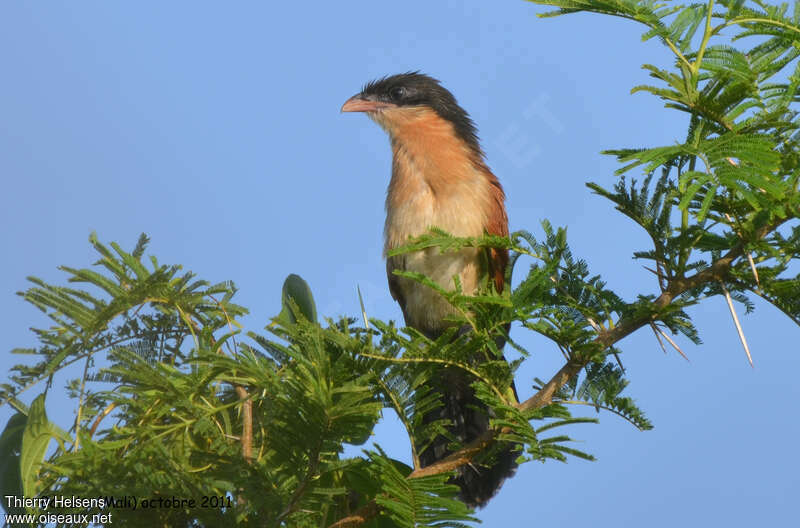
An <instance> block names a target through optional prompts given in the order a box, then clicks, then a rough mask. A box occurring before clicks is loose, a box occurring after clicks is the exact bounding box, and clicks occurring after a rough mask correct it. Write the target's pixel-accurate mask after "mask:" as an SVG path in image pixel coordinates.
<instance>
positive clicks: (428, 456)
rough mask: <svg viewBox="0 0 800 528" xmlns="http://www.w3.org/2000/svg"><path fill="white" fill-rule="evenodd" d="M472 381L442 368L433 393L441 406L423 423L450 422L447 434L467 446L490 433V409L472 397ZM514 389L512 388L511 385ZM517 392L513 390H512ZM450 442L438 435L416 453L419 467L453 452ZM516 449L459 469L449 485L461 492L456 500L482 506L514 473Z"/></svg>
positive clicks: (509, 447) (507, 448)
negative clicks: (449, 445)
mask: <svg viewBox="0 0 800 528" xmlns="http://www.w3.org/2000/svg"><path fill="white" fill-rule="evenodd" d="M472 381H473V380H472V379H471V377H470V376H469V374H467V373H466V372H464V371H463V370H461V369H457V368H454V367H445V368H444V369H443V370H442V372H441V375H440V376H438V379H437V380H436V381H435V383H433V384H432V386H433V390H435V391H436V392H437V393H439V394H440V397H441V402H442V405H441V406H439V407H438V408H436V409H434V410H432V411H429V412H428V413H426V414H425V415H424V416H423V418H422V422H423V423H424V424H427V423H431V422H434V421H436V420H447V421H448V422H450V424H451V425H450V426H449V427H448V432H449V434H450V436H451V438H452V439H454V440H456V441H458V443H460V444H462V445H466V444H468V443H470V442H472V441H473V440H476V439H477V438H479V437H481V436H482V435H483V434H484V433H486V432H487V431H488V430H489V419H490V417H491V415H492V412H491V409H489V408H488V406H487V405H486V404H485V403H484V402H482V401H481V400H479V399H478V398H477V397H476V396H475V391H474V389H473V388H472V387H471V386H470V383H471V382H472ZM512 388H513V385H512ZM514 392H515V393H516V390H514ZM450 443H451V439H448V438H447V437H445V436H443V435H439V436H437V437H436V438H434V439H433V441H432V442H431V443H430V444H429V445H428V446H427V447H426V448H425V450H424V451H422V452H421V453H420V454H419V459H420V464H421V465H422V467H426V466H430V465H432V464H435V463H436V462H438V461H440V460H442V459H444V458H446V457H447V456H448V455H450V454H451V453H452V452H453V450H452V449H450V448H449V447H448V444H450ZM518 455H519V446H517V445H514V444H506V445H503V446H502V447H500V448H499V449H497V450H494V451H492V452H491V453H489V455H488V458H487V459H486V460H484V461H483V462H481V461H477V460H473V461H472V462H471V463H469V464H465V465H463V466H461V467H460V468H459V469H458V470H457V474H456V475H455V476H454V477H453V478H452V480H451V482H452V483H453V484H456V485H457V486H458V487H459V488H460V489H461V492H460V494H459V498H460V499H461V500H462V501H463V502H464V503H465V504H467V505H468V506H470V507H473V508H475V507H483V506H485V505H486V503H487V502H488V501H489V499H491V498H492V497H493V496H494V495H495V493H497V491H498V490H499V489H500V487H501V486H502V485H503V482H504V481H505V480H506V478H508V477H510V476H512V475H513V474H514V473H515V471H516V470H517V463H516V458H517V456H518Z"/></svg>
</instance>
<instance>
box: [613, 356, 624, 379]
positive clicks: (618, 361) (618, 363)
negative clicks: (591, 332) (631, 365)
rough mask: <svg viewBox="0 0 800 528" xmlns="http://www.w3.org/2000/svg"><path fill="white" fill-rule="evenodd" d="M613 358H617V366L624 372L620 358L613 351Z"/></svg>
mask: <svg viewBox="0 0 800 528" xmlns="http://www.w3.org/2000/svg"><path fill="white" fill-rule="evenodd" d="M614 359H616V360H617V365H619V368H620V369H622V373H623V374H624V373H625V367H624V366H622V360H621V359H620V358H619V354H617V353H616V352H614Z"/></svg>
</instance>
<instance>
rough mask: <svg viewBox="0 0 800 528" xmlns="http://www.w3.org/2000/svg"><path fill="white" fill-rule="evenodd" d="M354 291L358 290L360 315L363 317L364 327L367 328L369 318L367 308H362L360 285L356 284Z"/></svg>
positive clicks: (362, 299) (362, 300)
mask: <svg viewBox="0 0 800 528" xmlns="http://www.w3.org/2000/svg"><path fill="white" fill-rule="evenodd" d="M356 291H358V302H359V304H361V316H362V317H363V318H364V328H366V329H367V330H369V318H368V317H367V310H365V309H364V298H363V297H361V287H360V286H359V285H358V284H356Z"/></svg>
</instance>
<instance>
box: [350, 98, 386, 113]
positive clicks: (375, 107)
mask: <svg viewBox="0 0 800 528" xmlns="http://www.w3.org/2000/svg"><path fill="white" fill-rule="evenodd" d="M394 106H396V105H394V104H392V103H387V102H384V101H377V100H375V99H372V98H370V97H369V96H364V95H361V94H356V95H354V96H353V97H351V98H350V99H348V100H347V101H345V103H344V104H343V105H342V112H377V111H379V110H383V109H384V108H392V107H394Z"/></svg>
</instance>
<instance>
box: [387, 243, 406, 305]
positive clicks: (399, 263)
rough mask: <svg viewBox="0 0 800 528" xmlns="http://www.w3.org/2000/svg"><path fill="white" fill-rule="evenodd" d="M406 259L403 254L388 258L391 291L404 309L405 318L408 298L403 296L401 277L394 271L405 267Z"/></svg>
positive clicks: (388, 276)
mask: <svg viewBox="0 0 800 528" xmlns="http://www.w3.org/2000/svg"><path fill="white" fill-rule="evenodd" d="M405 260H406V259H405V257H403V255H399V256H397V257H387V258H386V279H387V280H388V281H389V293H391V294H392V299H394V300H395V301H397V304H399V305H400V309H401V310H403V318H405V316H406V299H405V297H404V296H403V290H402V289H401V288H400V277H398V276H397V275H395V274H394V273H392V272H393V271H394V270H396V269H401V270H402V269H405Z"/></svg>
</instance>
